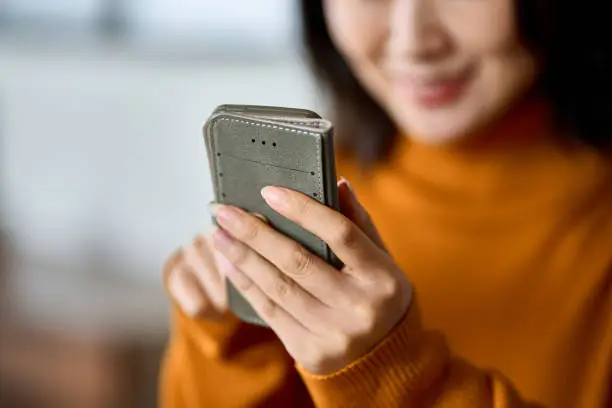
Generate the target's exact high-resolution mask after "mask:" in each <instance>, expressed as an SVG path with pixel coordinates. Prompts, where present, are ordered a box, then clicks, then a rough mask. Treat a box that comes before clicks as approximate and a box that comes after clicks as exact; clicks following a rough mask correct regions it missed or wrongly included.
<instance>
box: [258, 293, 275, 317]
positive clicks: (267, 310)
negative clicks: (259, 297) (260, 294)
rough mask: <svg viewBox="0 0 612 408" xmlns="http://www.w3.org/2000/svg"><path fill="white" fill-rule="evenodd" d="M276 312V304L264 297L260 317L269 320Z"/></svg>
mask: <svg viewBox="0 0 612 408" xmlns="http://www.w3.org/2000/svg"><path fill="white" fill-rule="evenodd" d="M277 312H278V306H277V305H276V303H274V302H273V301H272V300H271V299H269V298H266V299H265V300H264V301H263V303H262V305H261V317H262V318H263V319H264V320H271V319H273V318H274V316H275V315H276V313H277Z"/></svg>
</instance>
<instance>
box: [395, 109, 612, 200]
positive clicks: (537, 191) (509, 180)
mask: <svg viewBox="0 0 612 408" xmlns="http://www.w3.org/2000/svg"><path fill="white" fill-rule="evenodd" d="M388 166H389V167H387V166H385V167H387V168H388V169H391V168H393V169H394V171H397V170H398V169H400V172H401V173H402V176H403V177H407V178H409V179H410V180H411V181H412V184H413V185H415V186H416V187H417V188H419V189H421V190H422V192H423V194H421V195H422V196H423V197H424V199H427V200H430V201H431V205H432V206H438V205H441V206H443V207H447V206H448V205H449V204H450V205H452V206H454V207H457V208H458V209H459V208H460V209H461V210H462V211H469V210H473V211H476V212H482V211H489V210H491V209H492V208H493V207H494V211H502V212H507V211H524V210H527V209H535V208H537V207H539V206H540V205H548V206H550V205H552V206H555V205H556V206H559V205H560V206H565V207H567V203H570V204H571V202H575V201H576V200H581V199H582V198H585V196H588V195H592V194H597V193H598V191H599V190H600V189H601V188H607V189H609V190H610V189H612V183H611V181H612V159H611V158H610V157H605V156H604V155H603V154H602V153H601V152H598V151H596V150H594V149H591V148H589V147H585V146H581V145H578V144H577V143H570V142H568V139H567V138H563V137H560V136H559V135H557V134H556V133H555V131H554V127H553V125H552V120H551V115H550V110H549V108H548V106H547V104H546V102H545V101H543V100H540V99H538V100H535V99H533V100H528V101H525V102H524V103H522V104H521V105H520V106H518V107H517V108H515V109H513V110H512V111H510V112H508V113H507V114H506V115H505V116H504V117H503V118H501V119H499V120H498V121H496V123H494V124H493V125H491V126H489V127H488V128H487V129H486V130H484V131H483V132H481V133H480V134H479V135H478V136H477V137H472V138H469V139H468V140H466V141H465V142H462V143H457V144H452V145H445V146H430V145H425V144H422V143H417V142H414V141H412V140H410V138H408V137H404V138H402V140H401V141H400V142H399V146H398V148H397V149H396V151H395V154H394V155H393V157H392V158H391V161H390V162H389V163H388ZM466 207H467V208H466ZM540 208H541V207H540Z"/></svg>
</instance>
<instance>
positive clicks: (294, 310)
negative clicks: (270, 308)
mask: <svg viewBox="0 0 612 408" xmlns="http://www.w3.org/2000/svg"><path fill="white" fill-rule="evenodd" d="M213 241H214V245H215V249H216V250H218V251H219V252H220V253H221V254H220V255H221V256H220V257H219V258H220V259H219V261H220V264H221V265H222V266H221V268H222V270H223V269H224V268H227V265H226V264H225V261H229V262H231V264H232V265H234V266H235V267H236V268H237V269H239V270H240V271H241V272H242V274H243V275H244V276H245V277H247V278H248V280H249V282H253V283H254V284H255V285H257V287H258V288H259V289H260V290H261V291H262V292H263V293H264V294H265V295H266V297H267V298H269V299H270V300H272V301H273V302H274V303H275V304H276V305H278V306H280V307H281V308H282V309H283V310H285V311H287V312H288V313H289V314H290V315H292V316H293V317H294V318H295V319H296V320H297V321H299V322H301V324H303V325H304V326H307V327H309V328H310V327H314V326H316V325H317V323H319V322H320V318H318V317H317V316H325V315H326V312H327V310H325V309H329V308H328V307H327V306H325V305H324V304H323V303H321V302H320V301H319V300H318V299H316V298H314V297H313V296H312V295H311V294H310V293H308V292H306V291H305V290H304V289H303V288H302V287H300V286H299V285H298V284H297V283H296V282H295V281H293V280H291V279H289V277H288V276H286V275H285V274H283V273H282V272H281V271H279V270H278V268H277V267H276V266H274V265H273V264H271V263H270V262H268V261H267V260H265V259H264V258H262V256H261V255H259V254H258V253H257V252H255V251H254V250H253V249H251V248H250V247H248V246H246V245H245V244H243V243H242V242H240V241H238V240H236V239H234V238H233V237H232V236H231V235H229V234H228V233H227V232H225V231H223V230H222V229H220V228H217V229H216V230H215V232H213ZM223 272H224V274H225V270H223Z"/></svg>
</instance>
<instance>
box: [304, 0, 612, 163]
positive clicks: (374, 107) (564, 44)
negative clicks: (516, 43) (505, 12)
mask: <svg viewBox="0 0 612 408" xmlns="http://www.w3.org/2000/svg"><path fill="white" fill-rule="evenodd" d="M515 1H516V2H517V4H516V10H517V16H516V21H517V24H518V27H520V32H521V36H522V38H523V41H524V43H525V44H526V45H527V46H528V47H529V49H531V50H533V51H534V52H535V53H537V54H538V55H541V56H543V59H544V69H543V72H542V76H541V78H540V81H539V85H538V86H539V87H540V89H541V91H542V93H543V94H544V95H545V97H546V98H547V100H548V101H549V103H550V104H551V107H552V111H553V115H554V118H555V121H556V123H557V125H558V126H560V127H561V128H562V129H563V130H564V131H565V132H566V133H569V134H570V135H571V136H572V137H574V138H576V139H577V140H579V141H581V142H584V143H586V144H588V145H592V146H595V147H598V148H603V147H604V146H609V145H610V142H611V140H612V41H610V40H609V37H610V32H611V31H612V30H610V29H609V28H608V27H609V24H610V23H609V21H607V19H608V15H607V14H606V13H603V12H602V11H601V10H602V9H600V7H599V6H600V5H599V4H598V2H597V1H595V0H574V1H570V0H563V1H556V0H515ZM301 11H302V30H303V39H304V43H305V46H306V51H307V53H308V57H309V60H310V62H311V67H312V70H313V72H314V74H315V75H316V77H317V79H318V80H319V81H320V83H321V84H322V85H323V87H324V89H326V90H327V91H329V93H330V95H329V96H330V97H331V102H332V110H333V112H332V117H333V120H334V123H335V127H336V133H337V134H338V136H339V143H340V146H341V148H342V149H343V150H344V151H346V152H347V153H349V154H351V155H354V156H355V157H356V158H357V159H358V160H359V161H360V162H362V163H371V162H373V161H377V160H380V159H382V158H384V157H386V156H387V155H388V154H389V152H390V151H391V148H392V147H393V144H394V141H395V139H396V137H397V129H396V126H395V124H394V123H393V121H392V120H391V118H390V117H389V115H388V114H387V113H386V112H385V111H384V110H383V109H382V108H381V107H380V106H379V105H378V104H377V103H376V102H375V101H374V100H373V99H372V98H371V97H370V95H369V94H368V93H367V92H366V90H365V89H364V88H363V87H362V86H361V85H360V84H359V82H358V81H357V79H356V78H355V76H354V75H353V73H352V72H351V70H350V68H349V66H348V65H347V63H346V61H345V60H344V58H343V57H342V55H341V54H340V53H339V52H338V50H337V49H336V47H335V46H334V44H333V43H332V41H331V39H330V36H329V32H328V30H327V26H326V23H325V17H324V11H323V2H322V0H302V1H301ZM483 35H486V33H483ZM349 135H350V136H349Z"/></svg>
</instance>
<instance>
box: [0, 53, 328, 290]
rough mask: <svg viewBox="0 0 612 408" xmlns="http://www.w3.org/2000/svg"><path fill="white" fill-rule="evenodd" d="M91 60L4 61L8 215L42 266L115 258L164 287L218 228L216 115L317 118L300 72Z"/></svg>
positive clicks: (287, 66)
mask: <svg viewBox="0 0 612 408" xmlns="http://www.w3.org/2000/svg"><path fill="white" fill-rule="evenodd" d="M82 57H83V56H82V55H70V54H69V53H64V55H61V56H60V55H56V56H49V55H47V56H46V57H45V58H40V57H39V56H38V55H35V54H32V53H19V52H16V51H11V52H8V51H7V50H4V51H3V52H1V53H0V101H1V107H0V114H1V117H2V123H1V124H0V135H1V136H0V143H1V145H0V147H1V149H0V152H1V153H0V154H1V156H0V157H1V162H0V170H1V171H0V177H1V179H0V180H1V183H0V188H1V190H0V191H1V197H2V207H4V208H3V212H4V214H5V219H6V221H5V222H6V223H7V224H8V225H9V229H10V230H11V231H12V234H13V235H14V237H15V240H16V242H17V243H18V245H19V248H20V249H21V250H22V251H24V252H26V253H28V254H32V255H33V256H34V255H35V256H39V255H40V256H43V257H44V258H57V257H63V258H65V259H66V260H71V262H77V263H78V262H81V261H82V259H80V258H82V257H87V256H96V257H98V256H112V257H114V258H115V260H116V261H117V262H125V263H126V264H129V265H136V266H138V267H139V268H138V269H136V270H133V273H134V274H135V275H139V276H134V277H137V278H138V279H145V280H147V279H153V280H158V279H159V276H157V273H158V271H159V265H160V264H161V262H162V260H163V258H164V256H165V255H167V254H168V253H169V251H171V250H172V249H173V248H174V247H176V246H177V245H179V244H180V243H181V242H185V241H186V240H188V239H189V238H190V237H191V236H192V235H193V234H195V233H197V232H199V231H201V230H202V228H203V227H204V226H205V225H206V224H207V223H208V219H207V217H208V215H207V208H206V205H207V202H209V201H210V199H211V195H210V194H211V191H210V182H209V176H208V173H207V165H206V162H205V152H204V150H203V144H202V141H201V125H202V123H203V121H204V120H205V119H206V117H207V115H208V114H209V113H210V112H211V111H212V109H213V108H214V107H215V106H216V105H218V104H221V103H258V104H273V105H274V104H276V105H287V106H300V107H308V108H315V109H316V103H315V98H314V93H313V91H312V84H311V82H310V81H309V77H308V75H307V74H306V73H305V72H304V70H303V68H302V66H301V65H300V64H299V62H298V61H296V60H294V61H283V60H279V61H273V62H267V63H250V62H249V61H244V62H233V63H232V64H223V63H215V62H214V61H212V62H210V63H203V62H200V63H193V62H192V63H180V62H168V61H166V62H163V61H151V60H139V59H132V58H130V56H129V54H123V55H121V56H113V55H104V54H101V55H96V54H95V53H93V54H91V53H90V54H88V55H87V58H86V59H85V58H82ZM96 252H99V253H96ZM108 272H109V273H112V272H113V271H108Z"/></svg>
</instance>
